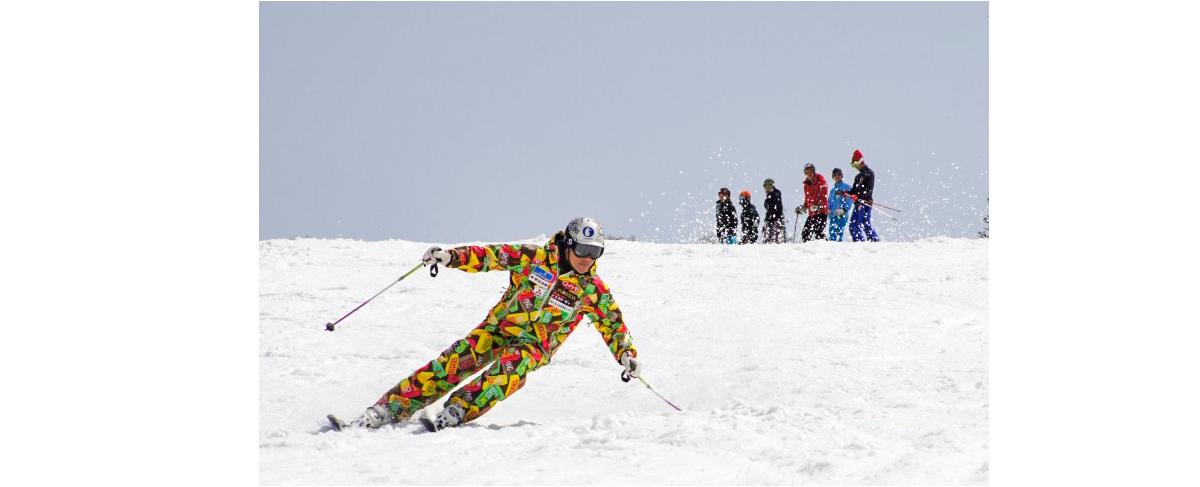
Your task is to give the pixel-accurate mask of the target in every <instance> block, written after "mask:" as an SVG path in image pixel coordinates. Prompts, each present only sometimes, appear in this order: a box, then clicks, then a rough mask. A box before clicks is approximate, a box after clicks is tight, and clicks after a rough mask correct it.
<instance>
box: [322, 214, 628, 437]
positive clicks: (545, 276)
mask: <svg viewBox="0 0 1200 487" xmlns="http://www.w3.org/2000/svg"><path fill="white" fill-rule="evenodd" d="M602 255H604V231H603V229H602V228H601V227H600V224H599V223H597V222H596V221H595V220H593V219H591V218H586V217H580V218H576V219H574V220H571V222H570V223H569V224H568V225H567V228H566V230H565V231H560V232H558V233H556V234H555V235H554V237H553V238H551V240H550V241H549V242H547V243H546V244H545V245H540V246H539V245H511V244H497V245H485V246H463V247H456V248H452V249H446V250H442V249H441V248H439V247H431V248H430V249H429V250H428V251H426V252H425V256H424V258H423V260H424V261H425V262H426V263H437V264H441V265H443V266H445V267H448V268H454V269H459V270H462V271H465V272H469V273H474V272H488V271H508V272H509V285H508V289H507V290H506V291H505V292H504V296H503V297H502V298H501V299H500V301H499V302H498V303H496V305H495V306H493V307H492V309H491V311H489V312H488V314H487V317H486V318H484V320H483V322H482V323H480V324H479V326H476V327H475V329H473V330H471V332H470V333H468V334H467V336H466V337H464V338H462V339H461V340H458V341H456V342H454V343H452V344H451V345H450V347H449V348H447V349H446V350H445V351H444V352H442V353H441V355H438V356H437V357H436V358H434V359H433V360H432V361H430V362H429V363H428V364H425V365H424V366H422V367H421V368H418V369H417V370H416V371H414V372H413V373H412V374H410V375H409V376H408V377H405V378H404V379H403V380H401V381H400V382H399V383H398V384H396V386H395V387H393V388H392V389H391V390H389V391H387V392H385V393H384V394H383V397H381V398H379V400H378V401H376V403H375V405H374V406H371V407H370V408H368V409H367V411H366V412H365V413H364V414H363V415H362V416H361V417H360V418H358V419H357V420H355V421H353V422H352V423H349V424H346V423H341V422H339V421H336V418H332V417H331V418H330V421H331V422H332V423H333V425H334V427H335V428H338V429H341V428H342V427H346V426H359V427H369V428H379V427H381V426H383V425H386V424H389V423H396V422H400V421H404V420H406V419H409V418H411V417H412V416H413V415H414V414H416V413H417V412H418V411H420V410H421V409H423V408H425V407H426V406H428V405H430V404H433V403H434V402H435V401H437V400H438V399H440V398H442V397H443V396H445V395H447V394H449V396H450V397H449V398H448V399H447V400H446V402H445V403H444V406H445V408H444V409H443V410H442V411H441V412H440V413H438V415H437V417H436V418H435V419H434V420H433V421H429V420H427V419H424V418H422V423H424V424H425V426H426V427H427V428H429V429H430V430H433V431H437V430H440V429H442V428H446V427H454V426H460V425H462V424H464V423H467V422H470V421H472V420H474V419H476V418H478V417H480V416H482V415H483V414H484V413H486V412H487V411H488V410H490V409H491V408H492V407H494V406H495V405H496V404H497V403H499V402H500V401H502V400H504V399H505V398H508V397H510V396H512V395H513V394H514V393H516V392H517V391H518V390H520V389H521V387H522V386H524V385H525V382H526V377H527V376H528V374H529V373H531V372H533V371H534V370H537V369H538V368H540V367H542V366H544V365H546V364H547V363H549V362H550V358H551V357H552V356H553V355H554V352H555V350H557V349H558V347H559V346H561V345H562V343H563V342H564V341H566V339H567V336H569V335H570V334H571V332H573V331H575V327H576V326H578V325H579V323H580V322H582V321H583V319H584V318H585V317H586V318H587V319H588V320H590V321H591V322H592V324H593V325H594V326H595V327H596V329H597V330H598V331H599V332H600V335H601V337H602V338H603V340H604V343H605V344H606V345H607V346H608V350H609V352H610V353H612V356H613V360H614V361H615V362H616V363H618V364H620V365H621V366H622V367H623V368H624V370H623V371H622V372H621V374H620V375H621V377H630V378H637V377H639V376H640V374H641V368H640V366H639V365H638V362H637V358H636V357H637V350H635V349H634V348H633V344H632V342H631V340H630V336H629V331H628V330H626V328H625V323H624V320H623V319H622V316H621V310H620V309H619V308H617V304H616V302H614V301H613V297H612V294H611V292H610V291H609V289H608V286H606V285H605V284H604V281H602V280H601V279H600V276H598V275H596V262H597V260H598V259H599V258H600V257H601V256H602ZM481 370H483V371H484V372H483V374H481V375H480V376H479V377H476V378H475V379H474V380H471V381H470V382H465V381H466V380H467V379H468V378H470V377H471V375H472V374H474V373H476V372H478V371H481ZM614 378H615V377H614ZM455 389H457V390H455ZM451 391H454V392H453V393H451Z"/></svg>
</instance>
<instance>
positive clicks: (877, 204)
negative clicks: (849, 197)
mask: <svg viewBox="0 0 1200 487" xmlns="http://www.w3.org/2000/svg"><path fill="white" fill-rule="evenodd" d="M872 204H873V205H875V206H878V207H880V208H887V209H889V210H892V211H900V210H897V209H895V208H892V207H890V206H883V205H881V204H879V203H872Z"/></svg>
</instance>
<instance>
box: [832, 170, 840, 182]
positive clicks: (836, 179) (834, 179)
mask: <svg viewBox="0 0 1200 487" xmlns="http://www.w3.org/2000/svg"><path fill="white" fill-rule="evenodd" d="M833 182H835V183H840V182H842V173H840V172H839V173H834V175H833Z"/></svg>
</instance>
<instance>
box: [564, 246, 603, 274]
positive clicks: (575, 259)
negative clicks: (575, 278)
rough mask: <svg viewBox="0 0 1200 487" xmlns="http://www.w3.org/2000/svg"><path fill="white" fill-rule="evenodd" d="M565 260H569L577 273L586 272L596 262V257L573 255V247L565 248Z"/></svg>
mask: <svg viewBox="0 0 1200 487" xmlns="http://www.w3.org/2000/svg"><path fill="white" fill-rule="evenodd" d="M567 260H569V261H571V268H572V269H574V270H575V272H576V273H578V274H583V273H584V272H587V271H588V269H591V268H592V264H595V263H596V259H593V258H590V257H580V256H578V255H575V249H567Z"/></svg>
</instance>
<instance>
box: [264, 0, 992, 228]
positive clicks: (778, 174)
mask: <svg viewBox="0 0 1200 487" xmlns="http://www.w3.org/2000/svg"><path fill="white" fill-rule="evenodd" d="M259 5H260V6H259V9H260V18H259V21H260V34H259V36H260V45H259V50H260V51H259V54H260V55H259V63H260V80H259V81H260V92H259V95H260V102H259V103H260V105H259V116H260V161H259V164H260V182H259V185H260V186H259V201H260V219H259V238H260V239H268V238H288V237H295V236H305V235H307V236H313V237H338V236H341V237H346V238H356V239H364V240H381V239H389V238H399V239H405V240H416V241H429V242H445V243H453V242H463V241H508V240H515V239H522V238H528V237H532V236H535V235H538V234H541V233H551V232H553V231H555V230H557V229H560V228H561V227H563V226H565V224H566V222H567V221H568V220H570V219H571V218H572V217H575V216H580V215H588V216H592V217H594V218H596V219H597V220H599V221H600V222H601V223H602V224H603V225H604V227H605V229H606V231H607V233H608V234H609V235H621V236H629V235H635V236H637V238H638V240H660V241H678V240H679V239H682V238H687V237H691V236H696V235H699V234H701V233H704V234H707V233H708V232H711V227H712V220H713V217H712V214H713V210H712V206H713V205H712V203H713V201H715V199H716V190H717V188H719V187H721V186H728V187H730V189H731V190H733V192H734V193H735V194H736V193H737V192H739V191H741V190H750V191H752V192H753V193H754V201H755V203H756V204H758V205H759V207H760V208H759V209H760V211H761V210H762V208H761V202H762V199H763V194H762V180H763V179H765V178H767V177H771V178H774V179H775V181H776V182H777V186H779V187H780V189H781V190H782V191H783V192H784V204H785V206H786V208H788V209H789V210H788V211H787V212H786V213H787V216H788V217H789V219H790V218H791V217H792V216H793V215H792V213H791V211H790V209H791V208H793V207H795V206H796V205H798V204H800V202H801V198H802V190H801V180H802V178H803V175H802V173H801V167H802V166H803V165H804V164H805V163H810V162H811V163H814V164H816V165H817V168H818V171H819V172H821V173H822V174H825V175H826V177H828V175H829V171H830V170H831V169H832V167H840V168H842V170H843V171H845V172H846V174H847V180H848V181H849V180H852V179H853V174H854V171H853V169H851V168H850V167H849V164H848V161H849V159H850V154H851V153H852V152H853V150H854V149H861V150H862V151H863V152H864V153H865V154H866V157H867V161H868V164H869V165H870V166H871V167H872V168H873V169H874V170H875V171H876V173H877V182H876V200H877V201H878V202H880V203H883V204H886V205H888V206H893V207H896V208H899V209H902V210H903V212H902V213H900V214H899V215H897V217H898V218H899V219H900V221H899V222H896V221H892V220H889V219H887V218H884V217H883V216H882V215H877V216H876V217H875V223H876V228H877V230H878V232H879V234H880V236H881V237H882V238H883V239H885V240H911V239H914V238H919V237H925V236H932V235H950V236H954V237H973V236H975V232H976V231H978V230H980V229H982V227H983V225H984V224H983V222H982V221H980V218H982V216H983V215H984V214H985V213H986V212H987V206H986V205H987V203H986V198H987V197H988V165H989V160H988V4H987V3H985V2H832V3H818V2H768V3H749V2H736V3H724V2H722V3H714V2H703V3H692V2H687V3H684V2H667V3H642V2H614V3H581V2H569V3H509V2H483V3H467V2H452V3H441V2H413V3H391V2H389V3H382V2H379V3H376V2H364V3H311V2H296V3H279V2H264V3H260V4H259ZM831 183H832V181H831ZM791 228H793V227H792V224H791V222H790V221H789V230H790V229H791ZM789 235H790V231H789Z"/></svg>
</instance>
